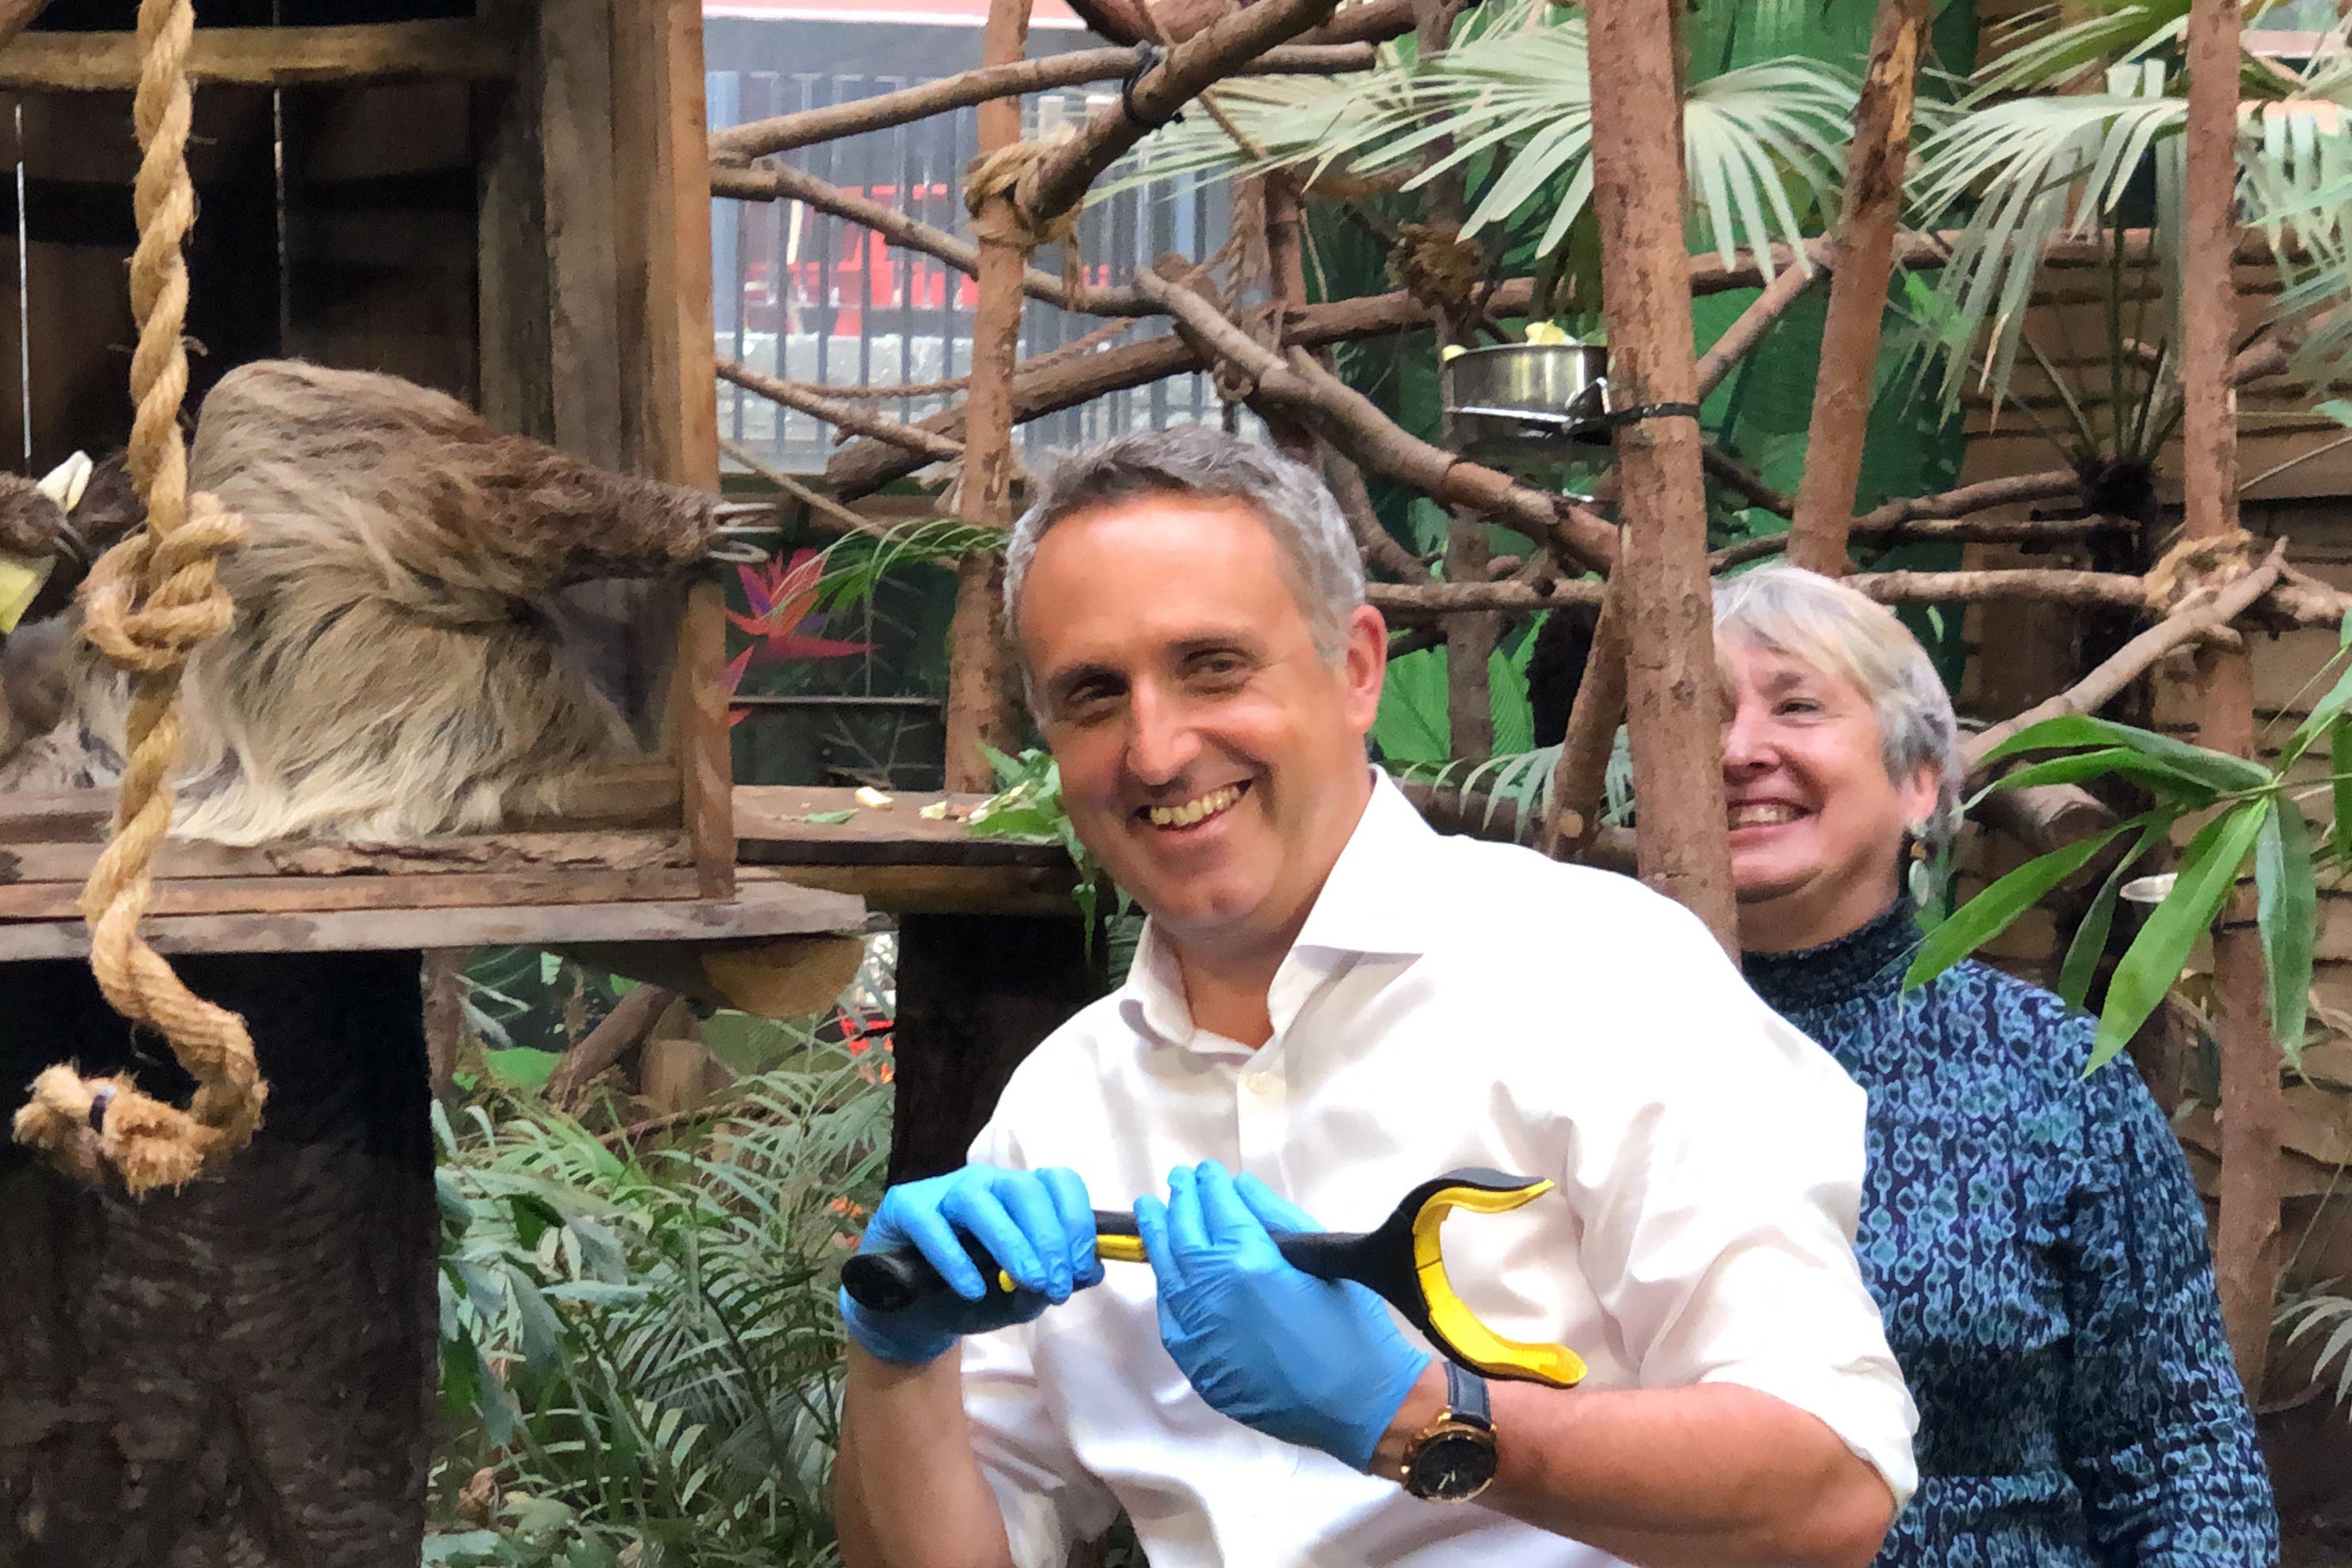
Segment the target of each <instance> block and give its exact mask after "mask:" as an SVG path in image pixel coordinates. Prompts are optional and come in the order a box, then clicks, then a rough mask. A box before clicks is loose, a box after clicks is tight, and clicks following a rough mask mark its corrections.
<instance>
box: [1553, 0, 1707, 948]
mask: <svg viewBox="0 0 2352 1568" xmlns="http://www.w3.org/2000/svg"><path fill="white" fill-rule="evenodd" d="M1677 8H1678V7H1677V4H1676V0H1617V3H1616V4H1613V5H1597V6H1594V7H1593V8H1592V9H1591V11H1590V12H1589V13H1588V15H1589V16H1590V22H1589V26H1590V27H1591V38H1590V44H1589V48H1590V55H1591V70H1592V168H1593V174H1594V180H1593V192H1592V201H1593V206H1594V209H1595V211H1596V213H1597V214H1598V216H1599V217H1600V220H1601V302H1602V305H1603V307H1604V309H1605V310H1606V312H1607V316H1608V321H1609V384H1610V386H1611V388H1612V391H1613V393H1614V394H1615V401H1616V403H1617V405H1618V406H1619V407H1620V408H1630V407H1637V406H1647V405H1669V406H1671V405H1692V404H1694V403H1695V402H1696V397H1697V392H1698V374H1697V366H1696V361H1695V358H1694V355H1693V353H1692V347H1691V291H1690V267H1689V262H1688V258H1687V257H1686V255H1685V250H1684V246H1683V156H1682V137H1681V135H1680V132H1679V130H1678V129H1677V128H1678V127H1679V126H1680V124H1681V119H1682V93H1681V89H1680V86H1679V79H1678V76H1677V73H1676V70H1675V11H1676V9H1677ZM1617 468H1618V477H1619V492H1618V493H1619V495H1620V497H1621V498H1622V499H1621V505H1622V511H1623V515H1624V520H1625V528H1624V540H1623V544H1622V549H1621V551H1620V553H1619V556H1618V560H1617V564H1616V571H1617V573H1619V574H1622V576H1623V578H1624V593H1625V611H1626V624H1627V625H1628V626H1639V627H1641V628H1642V633H1641V636H1639V637H1630V638H1628V639H1627V647H1626V672H1625V673H1626V682H1625V684H1626V706H1627V712H1628V716H1629V718H1630V721H1631V722H1632V726H1633V787H1634V790H1635V792H1636V793H1637V794H1638V795H1640V796H1641V800H1642V822H1641V832H1640V847H1639V862H1640V867H1641V874H1642V880H1643V881H1644V882H1646V883H1648V884H1649V885H1650V886H1651V887H1653V888H1655V889H1658V890H1659V891H1660V892H1662V893H1664V894H1666V895H1667V896H1669V897H1670V898H1673V899H1675V900H1678V901H1680V902H1681V903H1683V904H1685V905H1686V906H1688V907H1689V908H1690V909H1691V910H1693V911H1694V912H1696V914H1697V915H1698V916H1699V918H1700V919H1702V920H1704V921H1706V923H1707V925H1708V927H1709V928H1710V929H1712V930H1713V931H1714V932H1715V933H1716V936H1717V939H1718V940H1720V941H1721V942H1723V944H1724V945H1725V946H1726V947H1727V948H1733V947H1735V946H1736V943H1737V937H1736V935H1735V927H1734V921H1733V910H1732V900H1731V851H1730V847H1729V843H1728V841H1727V838H1726V837H1725V834H1724V829H1723V732H1722V725H1721V714H1720V704H1719V700H1718V698H1717V684H1718V682H1717V674H1716V668H1715V614H1714V605H1713V601H1712V597H1711V593H1712V590H1711V589H1710V587H1709V584H1708V581H1707V569H1706V484H1705V480H1704V479H1703V477H1702V475H1701V472H1700V441H1699V429H1698V420H1697V418H1696V415H1695V413H1691V412H1681V413H1673V412H1669V413H1662V414H1659V415H1655V416H1652V417H1649V418H1645V419H1642V420H1640V421H1638V422H1636V423H1633V424H1631V425H1627V426H1622V427H1621V428H1620V429H1619V430H1618V432H1617Z"/></svg>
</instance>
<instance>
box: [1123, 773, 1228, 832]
mask: <svg viewBox="0 0 2352 1568" xmlns="http://www.w3.org/2000/svg"><path fill="white" fill-rule="evenodd" d="M1248 791H1249V783H1248V781H1247V780H1244V781H1243V782H1242V783H1240V784H1223V785H1221V786H1220V787H1218V788H1216V789H1213V790H1210V791H1208V792H1207V793H1205V794H1202V795H1194V796H1193V797H1192V799H1190V800H1187V801H1181V802H1179V803H1178V804H1177V805H1147V806H1144V807H1142V808H1141V809H1139V811H1138V812H1137V813H1136V815H1137V816H1140V817H1142V818H1143V820H1145V821H1146V822H1149V823H1150V824H1151V826H1154V827H1160V828H1173V829H1181V828H1187V827H1193V826H1198V825H1199V824H1201V823H1203V822H1206V821H1208V820H1209V819H1210V818H1212V817H1214V816H1222V815H1223V814H1224V813H1225V812H1228V811H1231V810H1232V809H1233V808H1234V806H1235V805H1239V804H1240V802H1241V798H1242V796H1243V795H1245V794H1247V793H1248Z"/></svg>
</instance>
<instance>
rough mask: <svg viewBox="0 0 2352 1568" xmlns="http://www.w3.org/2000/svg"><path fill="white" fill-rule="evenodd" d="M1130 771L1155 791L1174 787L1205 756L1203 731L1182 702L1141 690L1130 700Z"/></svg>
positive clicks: (1128, 758) (1128, 763) (1155, 692)
mask: <svg viewBox="0 0 2352 1568" xmlns="http://www.w3.org/2000/svg"><path fill="white" fill-rule="evenodd" d="M1129 722H1130V724H1131V725H1132V728H1131V729H1130V731H1129V734H1128V740H1127V766H1128V771H1129V773H1133V774H1134V775H1135V778H1136V781H1137V782H1138V783H1139V784H1144V785H1147V786H1149V787H1151V788H1158V787H1159V786H1160V785H1162V784H1172V783H1174V782H1175V781H1176V780H1177V779H1179V778H1181V776H1183V773H1184V770H1185V769H1186V768H1188V767H1190V766H1192V760H1193V759H1194V758H1195V757H1197V756H1199V755H1200V754H1201V738H1200V732H1199V731H1198V730H1197V729H1196V728H1195V727H1194V725H1193V723H1192V713H1191V710H1190V707H1189V705H1188V704H1186V703H1185V702H1184V701H1183V700H1182V699H1181V698H1178V697H1175V696H1172V695H1171V694H1170V693H1167V692H1164V691H1160V690H1158V689H1150V688H1139V689H1137V690H1136V691H1135V692H1134V693H1133V694H1132V696H1131V697H1130V699H1129Z"/></svg>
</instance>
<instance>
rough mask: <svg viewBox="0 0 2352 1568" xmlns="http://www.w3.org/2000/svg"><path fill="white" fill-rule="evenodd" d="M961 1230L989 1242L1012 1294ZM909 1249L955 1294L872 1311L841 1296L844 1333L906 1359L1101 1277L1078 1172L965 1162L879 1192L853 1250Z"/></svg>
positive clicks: (1016, 1319) (936, 1352)
mask: <svg viewBox="0 0 2352 1568" xmlns="http://www.w3.org/2000/svg"><path fill="white" fill-rule="evenodd" d="M965 1236H969V1237H971V1238H972V1239H973V1240H975V1241H977V1242H979V1243H980V1244H981V1246H982V1247H986V1248H987V1249H988V1252H989V1255H990V1256H991V1257H992V1258H995V1259H996V1260H997V1262H998V1263H1000V1264H1002V1265H1003V1268H1004V1272H1006V1273H1007V1274H1010V1275H1011V1276H1013V1282H1014V1283H1015V1284H1016V1285H1017V1286H1018V1287H1019V1289H1015V1290H1013V1291H1012V1292H1011V1293H1009V1294H1008V1293H1006V1292H1005V1291H1003V1290H999V1289H995V1288H994V1281H993V1280H985V1279H982V1278H981V1272H980V1270H979V1269H978V1268H974V1267H972V1261H971V1258H970V1257H968V1256H966V1254H965V1252H964V1248H963V1240H962V1237H965ZM908 1246H911V1247H918V1248H919V1249H921V1251H922V1254H923V1256H924V1257H925V1258H929V1260H930V1264H931V1267H932V1268H936V1269H938V1270H939V1271H940V1278H942V1279H945V1280H946V1281H947V1282H948V1285H949V1288H950V1289H951V1290H952V1291H953V1292H954V1294H952V1295H948V1294H944V1293H942V1294H940V1295H937V1296H934V1297H932V1298H931V1299H929V1300H925V1301H920V1302H918V1303H916V1304H915V1305H914V1306H912V1307H908V1308H907V1309H906V1310H903V1311H898V1312H873V1311H868V1310H866V1309H865V1308H864V1307H861V1306H859V1305H858V1304H857V1303H856V1301H855V1300H852V1299H851V1298H850V1295H849V1292H848V1291H846V1290H844V1291H843V1292H841V1321H842V1326H843V1327H844V1328H845V1329H847V1330H848V1331H849V1337H850V1338H851V1339H853V1340H855V1341H856V1342H858V1344H860V1345H862V1346H864V1347H865V1349H866V1350H867V1351H868V1352H871V1353H873V1354H875V1355H877V1356H879V1357H881V1358H882V1359H883V1360H884V1361H890V1362H898V1363H901V1364H904V1365H919V1364H921V1363H925V1362H929V1361H936V1360H937V1359H939V1358H940V1356H943V1355H945V1354H947V1352H949V1351H950V1350H952V1349H954V1348H955V1342H956V1341H958V1340H959V1339H961V1338H962V1337H963V1336H964V1335H966V1334H982V1333H986V1332H988V1331H990V1330H992V1329H1003V1328H1009V1327H1011V1326H1012V1325H1013V1324H1014V1323H1025V1322H1028V1321H1030V1320H1031V1319H1033V1318H1035V1317H1036V1316H1037V1315H1038V1314H1039V1313H1041V1312H1043V1311H1045V1309H1046V1308H1047V1307H1049V1306H1056V1305H1059V1304H1060V1303H1061V1302H1064V1301H1066V1300H1069V1299H1070V1294H1071V1292H1072V1291H1075V1290H1082V1289H1086V1288H1087V1286H1089V1285H1097V1284H1100V1283H1101V1282H1102V1277H1103V1271H1102V1263H1101V1261H1100V1260H1099V1259H1098V1258H1096V1257H1095V1213H1094V1208H1093V1206H1092V1205H1091V1204H1090V1203H1089V1202H1088V1201H1087V1184H1086V1183H1085V1182H1084V1181H1082V1180H1080V1179H1079V1177H1078V1173H1076V1171H1066V1170H1062V1169H1059V1168H1054V1169H1048V1170H1043V1171H1007V1170H1003V1169H1000V1168H999V1167H997V1166H994V1165H966V1166H964V1167H963V1168H962V1169H961V1170H959V1171H950V1172H949V1173H947V1174H946V1175H944V1176H933V1177H930V1178H929V1180H927V1181H920V1182H906V1183H902V1184H899V1185H898V1186H895V1187H892V1188H891V1189H889V1191H887V1192H886V1193H884V1194H882V1201H881V1203H879V1204H878V1205H876V1206H875V1210H874V1218H873V1220H872V1222H871V1223H869V1224H868V1225H867V1226H866V1235H865V1237H864V1239H863V1240H861V1241H860V1242H859V1244H858V1250H859V1251H860V1252H867V1251H873V1250H876V1249H877V1248H881V1247H908Z"/></svg>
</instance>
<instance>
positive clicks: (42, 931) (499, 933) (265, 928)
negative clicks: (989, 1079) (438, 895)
mask: <svg viewBox="0 0 2352 1568" xmlns="http://www.w3.org/2000/svg"><path fill="white" fill-rule="evenodd" d="M865 922H866V906H865V905H864V904H863V903H862V902H860V901H859V900H856V899H855V898H851V897H847V896H845V895H843V894H840V893H835V892H828V891H824V890H820V889H808V888H800V887H795V886H793V885H792V884H790V883H784V882H769V883H762V884H759V885H756V886H749V887H745V888H743V889H739V890H738V892H737V893H736V895H735V896H734V897H733V898H730V899H680V900H654V901H648V902H639V903H628V904H549V905H520V906H516V905H509V906H495V907H480V908H471V909H448V910H338V911H330V912H325V913H309V914H268V913H250V914H213V915H166V916H163V917H160V918H156V919H152V920H150V921H147V922H146V923H145V924H144V926H142V931H143V932H144V934H145V935H146V937H147V939H148V941H150V942H152V943H153V944H154V945H155V946H156V948H158V949H159V950H160V951H162V952H167V953H177V952H372V951H373V952H383V951H388V950H398V949H403V948H430V947H477V946H482V947H488V946H501V947H503V946H515V945H527V946H534V947H544V946H551V945H555V944H558V943H563V942H706V941H718V940H732V939H737V938H742V937H757V936H796V935H803V934H809V933H814V932H818V931H856V930H860V929H862V928H863V926H864V925H865ZM88 955H89V936H88V933H87V932H86V931H84V930H83V928H82V923H81V921H79V919H76V920H69V921H68V920H58V921H26V922H24V923H20V924H13V925H0V963H14V962H16V961H18V960H23V959H35V958H84V957H87V956H88Z"/></svg>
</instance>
